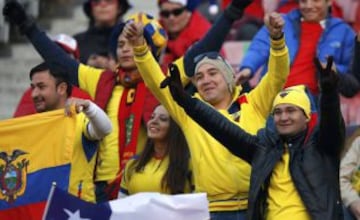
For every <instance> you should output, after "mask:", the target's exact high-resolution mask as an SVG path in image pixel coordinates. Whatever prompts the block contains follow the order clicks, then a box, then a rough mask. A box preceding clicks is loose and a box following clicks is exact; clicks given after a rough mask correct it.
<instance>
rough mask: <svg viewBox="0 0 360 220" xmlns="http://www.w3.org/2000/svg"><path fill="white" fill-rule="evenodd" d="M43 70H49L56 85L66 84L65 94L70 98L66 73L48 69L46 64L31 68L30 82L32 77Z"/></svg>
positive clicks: (51, 68)
mask: <svg viewBox="0 0 360 220" xmlns="http://www.w3.org/2000/svg"><path fill="white" fill-rule="evenodd" d="M45 70H49V73H50V75H52V76H53V77H54V78H55V82H56V85H59V84H60V83H63V82H64V83H66V85H67V88H66V94H67V96H68V97H70V96H71V91H72V87H71V84H70V81H69V78H68V74H67V72H66V71H64V70H63V69H62V68H60V67H58V68H57V67H50V66H49V65H48V64H47V63H46V62H43V63H40V64H38V65H36V66H35V67H33V68H32V69H31V70H30V74H29V75H30V80H32V78H33V76H34V75H35V74H36V73H38V72H42V71H45Z"/></svg>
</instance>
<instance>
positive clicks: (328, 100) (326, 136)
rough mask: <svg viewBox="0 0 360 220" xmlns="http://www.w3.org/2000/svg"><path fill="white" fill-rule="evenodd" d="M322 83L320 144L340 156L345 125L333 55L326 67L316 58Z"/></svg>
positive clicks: (324, 150) (329, 151)
mask: <svg viewBox="0 0 360 220" xmlns="http://www.w3.org/2000/svg"><path fill="white" fill-rule="evenodd" d="M315 65H316V68H317V69H318V72H319V73H320V75H319V77H320V78H319V83H320V125H319V129H320V131H319V140H318V141H319V142H318V145H317V146H319V147H320V148H321V150H322V152H325V153H328V154H332V155H334V156H335V157H336V156H338V157H339V158H340V153H341V151H342V150H343V147H344V141H345V125H344V121H343V118H342V115H341V111H340V98H339V93H338V82H339V76H338V75H337V73H336V71H335V68H334V67H333V57H329V58H328V60H327V64H326V67H324V65H323V64H321V63H320V61H319V60H318V59H315Z"/></svg>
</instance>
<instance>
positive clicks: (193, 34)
mask: <svg viewBox="0 0 360 220" xmlns="http://www.w3.org/2000/svg"><path fill="white" fill-rule="evenodd" d="M210 27H211V24H210V23H209V22H208V20H206V18H205V17H203V16H202V15H201V14H200V13H199V12H197V11H194V12H192V15H191V18H190V21H189V23H188V25H187V26H186V27H185V28H184V30H183V31H182V32H181V33H180V34H179V36H178V37H177V38H176V39H169V40H168V44H167V48H166V52H165V54H164V57H163V60H162V62H161V64H162V66H164V67H167V66H168V64H169V63H171V62H172V61H174V60H176V59H177V58H179V57H181V56H183V55H184V54H185V52H186V50H187V49H188V48H189V47H190V46H191V45H192V44H193V43H195V42H196V41H199V40H200V39H201V38H202V37H203V36H204V35H205V34H206V32H207V31H208V30H209V29H210Z"/></svg>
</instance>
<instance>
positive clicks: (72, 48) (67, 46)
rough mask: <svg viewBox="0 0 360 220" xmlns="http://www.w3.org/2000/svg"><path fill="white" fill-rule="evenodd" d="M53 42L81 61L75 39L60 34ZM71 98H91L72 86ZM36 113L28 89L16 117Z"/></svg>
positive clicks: (15, 113)
mask: <svg viewBox="0 0 360 220" xmlns="http://www.w3.org/2000/svg"><path fill="white" fill-rule="evenodd" d="M53 41H54V42H55V43H57V44H58V45H59V46H60V47H61V48H62V49H64V50H65V51H66V52H67V53H68V54H69V56H71V57H72V58H74V59H79V49H78V46H77V42H76V40H75V39H74V38H72V37H70V36H68V35H66V34H58V35H56V36H54V37H53ZM71 96H72V97H76V98H82V99H90V96H89V95H88V94H87V93H86V92H84V91H83V90H81V89H79V88H78V87H76V86H72V91H71ZM34 113H36V109H35V107H34V103H33V101H32V98H31V88H29V89H27V90H26V91H25V92H24V94H23V96H22V97H21V99H20V101H19V103H18V106H17V107H16V110H15V112H14V117H20V116H25V115H30V114H34Z"/></svg>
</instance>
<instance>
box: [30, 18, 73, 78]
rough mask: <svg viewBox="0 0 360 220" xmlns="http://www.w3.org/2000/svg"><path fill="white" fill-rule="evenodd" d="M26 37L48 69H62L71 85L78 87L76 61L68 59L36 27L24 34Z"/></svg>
mask: <svg viewBox="0 0 360 220" xmlns="http://www.w3.org/2000/svg"><path fill="white" fill-rule="evenodd" d="M26 36H27V37H28V39H29V40H30V42H31V43H32V45H33V46H34V47H35V49H36V50H37V52H38V53H39V54H40V55H41V57H42V58H43V59H44V60H45V62H47V63H48V65H50V68H62V69H63V70H64V71H65V72H66V73H67V74H68V77H69V78H70V81H71V83H72V84H74V85H78V66H79V62H78V61H76V60H74V59H72V58H70V56H69V55H68V54H67V53H65V51H64V50H63V49H61V48H60V47H59V46H58V45H57V44H56V43H54V42H53V41H52V40H51V39H50V38H49V37H48V36H47V35H46V34H45V33H44V32H42V31H40V29H39V28H38V27H37V26H36V25H33V27H32V28H31V30H29V31H28V32H26Z"/></svg>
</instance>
